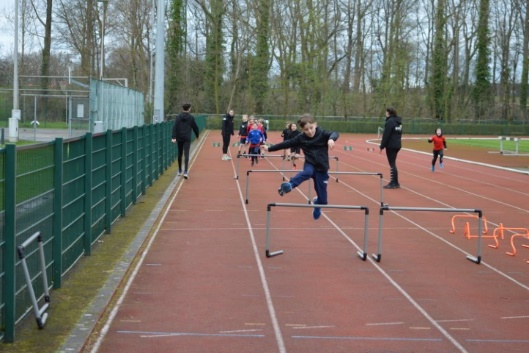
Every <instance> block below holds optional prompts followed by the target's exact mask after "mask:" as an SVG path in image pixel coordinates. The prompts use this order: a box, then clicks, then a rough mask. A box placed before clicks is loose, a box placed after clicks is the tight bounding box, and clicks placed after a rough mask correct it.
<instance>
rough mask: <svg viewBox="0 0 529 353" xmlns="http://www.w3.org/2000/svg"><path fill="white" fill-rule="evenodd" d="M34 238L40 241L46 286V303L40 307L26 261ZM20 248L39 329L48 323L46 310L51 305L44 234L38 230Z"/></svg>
mask: <svg viewBox="0 0 529 353" xmlns="http://www.w3.org/2000/svg"><path fill="white" fill-rule="evenodd" d="M34 240H36V241H37V243H38V250H39V255H40V267H41V269H40V270H41V272H42V282H43V286H44V302H45V303H44V305H43V306H42V308H39V305H38V303H37V298H36V297H35V290H34V289H33V284H32V282H31V276H30V275H29V270H28V265H27V263H26V255H25V253H24V251H25V250H26V248H27V247H28V245H29V244H31V242H33V241H34ZM17 250H18V257H19V259H20V260H21V261H20V263H21V264H22V269H23V271H24V277H25V278H26V284H27V286H28V292H29V297H30V299H31V303H32V304H33V312H34V313H35V318H36V320H37V325H38V327H39V329H43V328H44V325H45V324H46V320H47V318H48V313H46V310H48V308H49V306H50V293H49V289H48V277H47V275H46V261H45V258H44V245H43V244H42V236H41V234H40V232H36V233H35V234H33V235H32V236H31V237H29V238H28V239H27V240H26V241H25V242H23V243H22V244H21V245H19V246H18V247H17Z"/></svg>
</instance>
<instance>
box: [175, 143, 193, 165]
mask: <svg viewBox="0 0 529 353" xmlns="http://www.w3.org/2000/svg"><path fill="white" fill-rule="evenodd" d="M176 143H177V146H178V170H179V171H182V156H184V163H185V165H184V167H185V169H184V172H187V171H188V170H189V169H188V166H189V148H190V147H191V142H189V141H177V142H176Z"/></svg>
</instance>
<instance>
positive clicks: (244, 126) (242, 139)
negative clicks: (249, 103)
mask: <svg viewBox="0 0 529 353" xmlns="http://www.w3.org/2000/svg"><path fill="white" fill-rule="evenodd" d="M238 135H239V153H238V154H239V155H241V150H242V148H243V146H245V143H246V137H247V136H248V115H246V114H244V115H243V116H242V122H241V125H240V126H239V133H238ZM242 154H246V147H244V151H243V153H242Z"/></svg>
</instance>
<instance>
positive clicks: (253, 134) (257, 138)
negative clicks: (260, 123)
mask: <svg viewBox="0 0 529 353" xmlns="http://www.w3.org/2000/svg"><path fill="white" fill-rule="evenodd" d="M263 140H264V136H263V133H262V132H261V130H253V129H252V130H250V132H249V133H248V137H246V142H249V143H250V145H251V146H257V145H260V144H261V142H263Z"/></svg>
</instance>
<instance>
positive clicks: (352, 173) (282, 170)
mask: <svg viewBox="0 0 529 353" xmlns="http://www.w3.org/2000/svg"><path fill="white" fill-rule="evenodd" d="M274 172H275V173H288V172H298V171H296V170H291V169H257V170H253V169H251V170H247V171H246V200H245V201H246V204H248V203H249V199H248V194H249V191H248V190H249V185H250V173H274ZM328 174H330V175H336V174H337V175H363V176H377V175H378V176H379V182H380V206H384V191H383V190H384V187H383V175H382V173H371V172H328ZM283 180H285V177H284V176H283ZM336 181H337V182H338V178H336ZM307 184H308V191H307V194H308V198H307V203H309V204H310V203H311V201H312V189H311V187H310V185H311V179H309V180H307Z"/></svg>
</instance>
